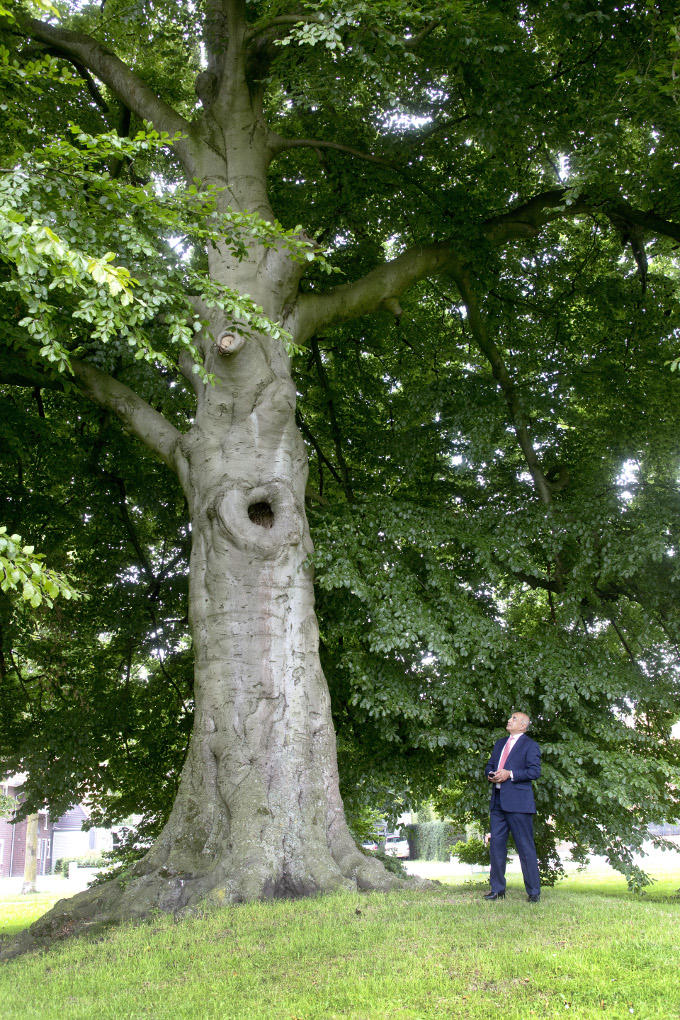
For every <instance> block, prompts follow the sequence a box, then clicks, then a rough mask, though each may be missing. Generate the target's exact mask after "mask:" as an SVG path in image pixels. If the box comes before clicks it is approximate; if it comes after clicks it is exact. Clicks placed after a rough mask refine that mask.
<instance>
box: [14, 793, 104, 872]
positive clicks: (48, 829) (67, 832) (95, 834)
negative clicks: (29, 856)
mask: <svg viewBox="0 0 680 1020" xmlns="http://www.w3.org/2000/svg"><path fill="white" fill-rule="evenodd" d="M25 782H26V776H24V775H16V776H9V777H7V778H6V779H4V780H3V781H2V782H1V783H0V790H2V792H3V793H6V794H7V795H8V796H10V797H14V798H15V799H16V800H18V801H19V802H20V801H21V797H22V788H23V785H24V783H25ZM89 817H90V812H89V810H88V808H87V806H86V805H84V804H76V805H75V807H73V808H71V810H70V811H67V812H66V814H64V815H62V816H61V817H60V818H57V819H52V818H50V815H49V812H48V811H47V809H44V810H43V811H39V812H38V875H49V874H51V873H52V872H53V871H54V867H55V865H56V863H57V861H58V860H59V859H60V858H61V857H83V856H85V855H88V854H98V853H101V852H102V851H103V850H111V849H112V848H113V832H112V831H111V830H110V829H96V828H95V829H89V830H84V829H83V824H84V823H85V822H87V821H88V820H89ZM25 858H26V819H24V820H23V821H21V822H17V823H16V825H12V822H11V819H9V818H0V878H8V877H12V876H15V877H21V876H22V875H23V873H24V862H25Z"/></svg>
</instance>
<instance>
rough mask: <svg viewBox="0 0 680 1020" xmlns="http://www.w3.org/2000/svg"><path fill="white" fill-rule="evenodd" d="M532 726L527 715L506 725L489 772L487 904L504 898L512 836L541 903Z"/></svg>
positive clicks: (532, 895) (530, 889)
mask: <svg viewBox="0 0 680 1020" xmlns="http://www.w3.org/2000/svg"><path fill="white" fill-rule="evenodd" d="M530 725H531V720H530V719H529V716H528V715H527V714H526V712H513V713H512V715H511V716H510V718H509V719H508V722H507V725H506V727H505V728H506V730H507V731H508V733H509V734H510V735H509V736H508V738H507V740H506V739H503V738H501V739H500V740H497V741H496V743H495V744H494V748H493V751H492V752H491V757H490V758H489V760H488V762H487V765H486V769H485V770H484V771H485V773H486V778H487V779H488V780H489V782H490V783H491V842H490V855H491V892H490V893H487V894H486V896H485V897H484V898H485V899H487V900H502V899H503V898H504V897H505V865H506V862H507V859H508V832H511V833H512V836H513V839H514V840H515V846H516V847H517V852H518V854H519V860H520V864H521V865H522V875H523V877H524V887H525V889H526V891H527V899H528V900H529V902H530V903H538V901H539V899H540V896H541V885H540V879H539V876H538V859H537V857H536V846H535V844H534V815H535V814H536V805H535V803H534V793H533V790H532V788H531V783H532V780H534V779H538V777H539V776H540V774H541V749H540V748H539V746H538V744H537V743H536V741H535V740H532V739H531V737H527V735H526V731H527V729H528V728H529V726H530Z"/></svg>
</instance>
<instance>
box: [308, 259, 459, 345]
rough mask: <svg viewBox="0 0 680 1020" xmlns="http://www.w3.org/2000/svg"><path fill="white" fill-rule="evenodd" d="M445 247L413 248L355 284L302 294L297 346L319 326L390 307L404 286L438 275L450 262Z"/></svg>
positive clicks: (403, 289)
mask: <svg viewBox="0 0 680 1020" xmlns="http://www.w3.org/2000/svg"><path fill="white" fill-rule="evenodd" d="M452 258H453V253H452V251H451V248H450V246H449V245H447V244H433V245H429V246H428V247H422V248H412V249H411V250H410V251H407V252H405V253H404V254H403V255H400V256H399V258H396V259H394V260H393V261H392V262H387V263H385V264H384V265H382V266H378V267H377V268H376V269H373V270H372V271H371V272H370V273H368V274H367V275H366V276H364V277H362V279H360V280H357V281H356V283H346V284H343V285H342V286H341V287H336V288H335V290H332V291H330V293H328V294H302V295H301V296H300V297H299V298H298V300H297V303H296V307H295V312H294V326H295V336H296V340H297V342H298V343H302V342H304V341H305V340H308V339H309V337H310V336H311V335H312V334H313V333H315V332H316V331H317V330H318V329H320V328H321V327H322V326H328V325H330V324H331V323H333V322H342V321H344V320H346V319H354V318H356V317H357V316H359V315H366V314H368V313H369V312H373V311H375V310H376V309H377V308H379V307H380V306H381V305H384V304H385V303H386V302H387V304H390V303H391V302H393V301H394V299H395V298H398V297H399V295H400V294H402V293H403V291H405V290H406V288H407V287H410V286H411V284H413V283H415V282H416V281H417V280H422V279H423V278H424V277H426V276H432V275H434V274H435V273H438V272H441V270H442V269H444V268H445V267H446V266H447V264H448V263H449V262H450V261H451V260H452Z"/></svg>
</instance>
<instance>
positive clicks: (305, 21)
mask: <svg viewBox="0 0 680 1020" xmlns="http://www.w3.org/2000/svg"><path fill="white" fill-rule="evenodd" d="M323 22H324V17H323V15H321V14H313V13H309V14H303V13H300V14H278V15H277V16H276V17H274V18H269V19H268V20H267V21H264V22H262V23H261V24H259V25H253V27H252V28H251V29H249V31H248V32H247V34H246V37H245V38H246V42H250V40H251V39H254V38H255V37H256V36H258V35H261V34H262V33H263V32H271V31H272V29H280V28H282V27H285V26H288V25H309V24H323Z"/></svg>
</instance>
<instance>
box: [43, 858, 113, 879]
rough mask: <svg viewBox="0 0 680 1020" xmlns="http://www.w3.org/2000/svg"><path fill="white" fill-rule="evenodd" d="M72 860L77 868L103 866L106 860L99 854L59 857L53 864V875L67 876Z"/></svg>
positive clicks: (106, 862)
mask: <svg viewBox="0 0 680 1020" xmlns="http://www.w3.org/2000/svg"><path fill="white" fill-rule="evenodd" d="M72 861H74V862H75V863H76V864H77V865H78V867H79V868H105V867H106V865H107V864H108V861H107V860H106V859H105V858H104V857H102V855H101V854H83V855H82V856H81V857H60V858H59V859H58V860H57V862H56V864H55V865H54V873H55V875H63V876H64V878H68V866H69V864H70V863H71V862H72Z"/></svg>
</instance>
